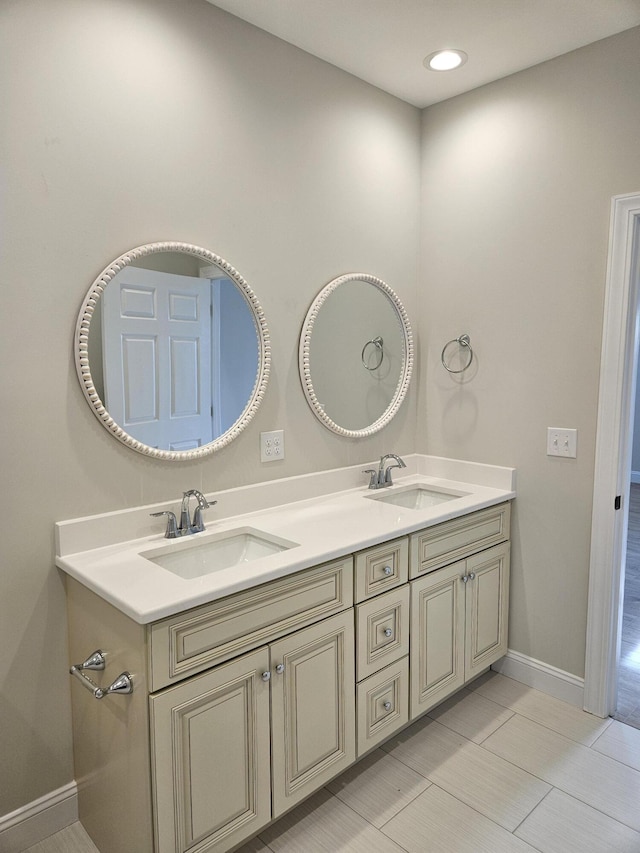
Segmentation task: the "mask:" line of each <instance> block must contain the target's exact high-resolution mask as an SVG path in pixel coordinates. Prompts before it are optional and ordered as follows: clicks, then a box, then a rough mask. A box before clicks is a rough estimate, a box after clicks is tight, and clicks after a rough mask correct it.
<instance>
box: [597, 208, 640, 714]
mask: <svg viewBox="0 0 640 853" xmlns="http://www.w3.org/2000/svg"><path fill="white" fill-rule="evenodd" d="M639 258H640V193H634V194H630V195H624V196H616V197H615V198H614V199H613V202H612V211H611V227H610V232H609V257H608V262H607V280H606V288H605V306H604V325H603V335H602V357H601V363H600V393H599V404H598V423H597V435H596V458H595V472H594V490H593V511H592V533H591V560H590V571H589V606H588V614H587V648H586V662H585V681H584V708H585V710H586V711H590V712H591V713H593V714H597V715H598V716H601V717H606V716H609V715H611V714H613V713H614V711H615V708H616V704H617V684H618V674H619V662H620V654H621V628H622V613H623V584H622V580H623V564H624V560H625V550H626V544H627V531H628V513H627V511H626V509H627V507H628V506H629V498H630V492H631V489H630V485H631V483H630V480H631V449H632V420H633V407H634V403H635V387H636V358H635V354H636V351H637V344H638V322H637V311H638V297H639V291H640V274H639Z"/></svg>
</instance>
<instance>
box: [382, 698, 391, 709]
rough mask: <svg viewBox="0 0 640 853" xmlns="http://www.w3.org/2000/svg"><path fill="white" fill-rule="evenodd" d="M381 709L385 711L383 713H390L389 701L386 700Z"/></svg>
mask: <svg viewBox="0 0 640 853" xmlns="http://www.w3.org/2000/svg"><path fill="white" fill-rule="evenodd" d="M382 707H383V708H384V709H385V711H390V710H391V702H389V700H388V699H387V701H386V702H385V703H384V704H383V706H382Z"/></svg>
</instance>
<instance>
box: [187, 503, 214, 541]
mask: <svg viewBox="0 0 640 853" xmlns="http://www.w3.org/2000/svg"><path fill="white" fill-rule="evenodd" d="M200 497H201V498H202V502H201V501H200V498H198V506H197V507H196V508H195V509H194V511H193V524H192V525H191V529H192V531H193V532H195V533H202V531H203V530H204V520H203V518H202V510H203V509H210V508H211V507H212V506H215V504H217V503H218V501H208V500H207V499H206V498H205V497H204V496H203V495H200Z"/></svg>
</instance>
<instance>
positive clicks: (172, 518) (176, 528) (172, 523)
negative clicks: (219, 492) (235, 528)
mask: <svg viewBox="0 0 640 853" xmlns="http://www.w3.org/2000/svg"><path fill="white" fill-rule="evenodd" d="M192 497H193V498H195V499H196V501H197V502H198V505H197V506H196V508H195V509H194V511H193V518H191V517H190V515H189V501H190V499H191V498H192ZM217 503H218V501H211V503H209V501H207V499H206V498H205V496H204V495H203V494H202V492H199V491H198V490H197V489H189V491H187V492H184V493H183V495H182V504H181V506H180V523H178V521H177V519H176V515H175V513H174V512H171V511H170V510H163V511H162V512H152V513H151V515H152V516H153V517H154V518H159V517H160V516H162V515H166V516H167V529H166V531H165V534H164V536H165V539H177V538H178V537H180V536H189V535H190V534H191V533H202V531H203V530H204V529H205V527H204V519H203V518H202V510H203V509H209V507H211V506H213V505H214V504H217Z"/></svg>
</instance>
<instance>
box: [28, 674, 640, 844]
mask: <svg viewBox="0 0 640 853" xmlns="http://www.w3.org/2000/svg"><path fill="white" fill-rule="evenodd" d="M526 851H538V853H640V730H638V729H635V728H632V727H630V726H627V725H625V724H623V723H621V722H618V721H614V720H611V719H606V720H601V719H599V718H598V717H593V716H591V715H589V714H585V713H584V712H583V711H581V710H579V709H578V708H575V707H573V706H572V705H568V704H566V703H564V702H560V701H559V700H557V699H553V698H552V697H550V696H547V695H546V694H544V693H540V692H539V691H537V690H533V689H531V688H529V687H526V686H525V685H523V684H520V683H519V682H517V681H513V680H512V679H509V678H505V677H504V676H502V675H498V674H497V673H493V672H490V673H487V674H486V675H484V676H482V677H481V678H480V679H478V681H476V682H474V683H473V684H472V685H470V686H469V688H467V689H464V690H462V691H461V692H460V693H459V694H457V695H456V696H455V697H454V698H452V699H451V700H449V701H447V702H445V703H444V704H442V705H440V706H438V707H437V708H435V709H434V710H433V711H432V712H431V714H430V715H429V716H427V717H425V718H423V719H421V720H419V721H418V722H416V723H414V724H413V725H412V726H410V727H409V728H407V729H405V730H404V731H403V732H401V733H400V734H399V735H397V736H396V737H394V738H392V739H391V740H390V741H389V742H387V743H386V744H385V745H384V746H383V748H382V749H379V750H376V751H375V752H373V753H372V754H370V755H369V756H367V757H366V758H365V759H363V760H362V761H361V762H359V763H358V764H357V765H356V766H355V767H353V768H351V769H350V770H348V771H347V772H346V773H344V774H343V775H342V776H340V777H338V778H337V779H335V780H334V781H333V782H331V783H330V784H329V785H328V786H327V787H326V788H323V789H322V790H321V791H319V792H318V793H317V794H315V795H314V796H313V797H311V798H310V799H309V800H307V801H306V802H304V803H302V805H300V806H298V807H297V808H296V809H295V810H294V811H293V812H291V813H290V814H288V815H285V816H284V817H283V818H281V819H280V820H279V821H278V822H277V823H275V824H274V825H273V826H271V827H269V828H268V829H266V830H264V831H263V832H261V833H260V836H259V838H258V839H256V840H255V841H253V842H251V843H249V844H247V845H245V846H244V847H243V848H242V850H241V851H239V853H526ZM29 853H96V848H95V847H94V846H93V844H92V843H91V842H90V841H89V840H88V838H87V837H86V835H85V833H84V830H83V829H82V827H81V826H80V825H79V824H74V825H73V826H72V827H69V828H68V829H66V830H63V832H61V833H58V834H57V835H55V836H52V837H51V838H50V839H48V840H47V841H44V842H41V843H40V844H37V845H36V846H35V847H32V848H30V850H29ZM122 853H138V851H122Z"/></svg>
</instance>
